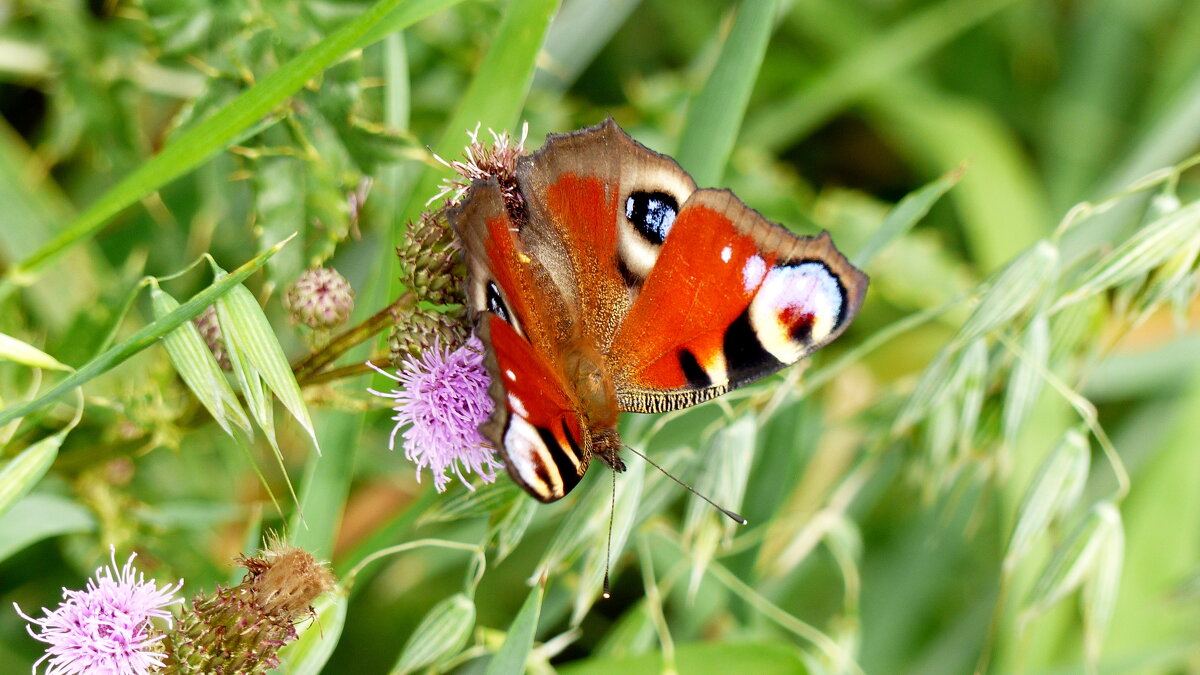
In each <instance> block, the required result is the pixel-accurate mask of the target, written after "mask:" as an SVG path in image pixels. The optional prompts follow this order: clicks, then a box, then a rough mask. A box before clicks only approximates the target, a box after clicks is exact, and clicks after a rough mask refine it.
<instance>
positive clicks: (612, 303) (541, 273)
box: [447, 117, 867, 502]
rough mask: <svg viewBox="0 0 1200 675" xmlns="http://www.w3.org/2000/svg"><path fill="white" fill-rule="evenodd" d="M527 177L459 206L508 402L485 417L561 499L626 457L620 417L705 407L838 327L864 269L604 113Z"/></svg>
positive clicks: (519, 476) (503, 446)
mask: <svg viewBox="0 0 1200 675" xmlns="http://www.w3.org/2000/svg"><path fill="white" fill-rule="evenodd" d="M515 176H516V177H515V185H512V184H509V185H502V184H501V182H500V181H498V180H497V179H496V178H490V179H488V180H476V181H474V182H473V183H472V184H471V185H470V186H469V188H468V190H467V192H466V194H465V195H464V196H463V198H462V199H461V200H460V201H459V202H458V203H457V204H456V205H454V206H452V207H451V208H450V209H449V210H448V212H447V215H448V218H449V220H450V223H451V225H452V226H453V228H454V230H455V232H456V234H457V235H458V237H459V239H460V241H461V242H462V246H463V251H464V259H465V261H466V266H467V288H466V297H467V308H468V313H469V315H470V316H471V318H472V320H473V321H474V326H475V332H476V334H477V335H478V337H479V338H480V339H481V340H482V342H483V344H484V346H485V348H486V354H485V359H484V361H485V364H486V366H487V370H488V373H489V374H490V375H491V385H490V390H489V393H490V395H491V398H492V400H493V402H494V403H495V409H494V411H493V412H492V414H491V416H490V418H489V419H488V420H487V421H486V422H485V423H484V424H483V425H481V426H480V432H481V433H482V434H483V436H484V437H485V438H486V439H487V440H488V441H489V442H490V443H492V445H494V446H495V447H496V448H497V449H498V450H499V451H500V453H501V455H502V457H503V458H504V463H505V466H506V467H507V468H508V472H509V474H510V475H511V476H512V478H513V480H514V481H516V482H517V483H518V484H519V485H520V486H521V487H523V488H524V489H525V490H526V491H527V492H528V493H529V494H531V495H533V496H534V497H535V498H537V499H539V500H541V501H543V502H552V501H555V500H558V499H561V498H562V497H564V496H565V495H566V494H567V493H569V492H570V491H571V489H572V488H574V487H575V486H576V485H577V484H578V483H579V481H580V479H581V478H582V476H583V475H584V472H585V471H586V470H587V468H588V465H589V463H590V461H591V459H592V457H599V458H600V459H601V460H603V461H604V462H605V463H606V464H608V465H609V466H610V467H611V468H612V469H613V470H614V471H618V472H619V471H622V470H624V468H625V465H624V463H623V462H622V461H621V457H620V449H621V439H620V436H619V434H618V433H617V418H618V415H619V413H621V412H639V413H657V412H664V411H668V410H677V409H680V408H686V407H689V406H693V405H696V404H698V403H701V402H703V401H707V400H709V399H712V398H714V397H716V396H720V395H721V394H724V393H725V392H727V391H730V390H731V389H735V388H737V387H740V386H742V385H744V384H746V383H748V382H751V381H753V380H757V379H759V378H761V377H763V376H766V375H769V374H771V373H773V372H775V371H777V370H779V369H781V368H783V367H785V366H787V365H790V364H792V363H795V362H796V361H798V360H800V359H802V358H804V357H805V356H808V355H809V354H811V353H812V352H814V351H816V350H817V349H820V348H821V347H823V346H825V345H826V344H828V343H829V342H830V341H831V340H833V339H834V338H836V337H837V336H838V335H840V334H841V333H842V331H844V330H845V329H846V326H847V325H848V324H849V323H850V321H851V320H853V318H854V315H855V314H856V313H857V312H858V308H859V306H860V305H861V304H862V300H863V295H864V294H865V292H866V289H867V277H866V275H865V274H863V273H862V272H861V271H859V270H858V269H856V268H855V267H854V266H852V265H851V264H850V263H849V262H848V261H847V260H846V258H845V256H843V255H842V254H841V253H839V252H838V250H837V249H836V248H835V247H834V245H833V242H832V241H831V240H830V238H829V234H828V233H826V232H823V233H822V234H821V235H820V236H817V237H802V236H797V235H795V234H792V233H791V232H789V231H788V230H786V229H784V228H783V227H781V226H779V225H776V224H773V223H771V222H769V221H767V220H766V219H765V218H764V217H763V216H762V215H761V214H759V213H758V212H757V211H754V210H753V209H751V208H749V207H748V206H746V205H745V204H744V203H742V201H741V200H740V199H738V198H737V197H736V196H734V194H733V193H732V192H729V191H728V190H715V189H699V188H697V187H696V183H695V181H693V180H692V178H691V176H689V175H688V174H687V173H686V172H685V171H684V170H683V169H682V168H681V167H680V166H679V164H678V163H676V162H675V160H673V159H671V158H670V157H667V156H666V155H661V154H659V153H656V152H654V151H652V150H650V149H648V148H646V147H644V146H642V145H641V144H639V143H638V142H636V141H634V140H633V139H632V138H630V137H629V135H628V134H626V133H625V132H624V131H623V130H622V129H621V128H620V127H619V126H618V125H617V123H616V122H614V121H613V120H612V118H611V117H610V118H608V119H607V120H606V121H604V122H602V123H600V124H598V125H596V126H593V127H586V128H584V129H580V130H578V131H575V132H571V133H566V134H558V135H551V136H549V137H548V138H547V139H546V142H545V145H543V146H542V148H541V149H540V150H538V151H537V152H535V153H533V154H530V155H525V156H523V157H521V158H520V159H519V160H518V161H517V167H516V172H515Z"/></svg>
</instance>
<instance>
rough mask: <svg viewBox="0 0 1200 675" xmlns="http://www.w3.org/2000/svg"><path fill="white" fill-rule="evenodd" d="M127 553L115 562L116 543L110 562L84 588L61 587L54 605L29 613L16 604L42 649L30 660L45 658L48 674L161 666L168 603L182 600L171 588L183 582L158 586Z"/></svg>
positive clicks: (88, 674)
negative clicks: (39, 612)
mask: <svg viewBox="0 0 1200 675" xmlns="http://www.w3.org/2000/svg"><path fill="white" fill-rule="evenodd" d="M136 557H137V555H136V554H131V555H130V556H129V559H128V560H126V561H125V565H124V566H122V567H120V568H118V567H117V558H116V549H115V548H114V549H112V550H111V564H110V565H108V566H105V567H100V568H97V569H96V572H95V574H94V575H93V576H92V578H91V579H89V580H88V582H87V587H86V589H85V590H82V591H71V590H67V589H63V598H64V599H63V602H62V603H60V604H59V606H58V607H57V608H55V609H53V610H50V609H46V608H44V607H43V608H42V617H41V618H37V619H35V618H33V617H31V616H29V615H28V614H26V613H25V612H24V611H22V610H21V608H20V607H19V606H16V605H15V603H14V607H16V610H17V614H19V615H20V616H21V618H22V619H24V620H25V621H27V622H28V625H27V626H26V630H27V631H28V632H29V635H30V636H31V637H33V638H34V639H35V640H38V641H39V642H44V643H45V644H46V645H47V647H46V653H45V655H44V656H42V658H40V659H38V661H37V662H36V663H34V665H33V668H34V672H35V673H36V672H37V669H38V667H39V666H41V665H42V664H43V663H44V664H45V666H46V670H45V673H46V675H150V674H151V673H160V672H163V671H162V668H163V665H164V663H165V662H166V659H167V656H166V655H165V654H164V653H163V648H162V644H160V643H161V641H162V640H164V639H165V638H166V636H167V633H166V632H164V628H163V627H161V626H159V625H155V623H153V622H152V620H157V621H158V622H160V623H161V624H164V625H165V627H166V629H167V630H169V629H170V628H171V626H172V619H173V616H172V615H171V612H170V610H169V608H170V607H171V606H172V605H176V604H179V603H181V602H183V599H182V598H177V597H175V594H176V593H177V592H178V591H179V589H180V588H181V587H182V586H183V581H182V580H180V581H179V582H178V583H176V584H175V585H173V586H172V585H169V584H167V585H163V586H158V585H157V584H155V583H154V582H153V581H147V580H146V578H145V576H143V574H142V573H141V572H138V571H137V570H136V569H135V568H134V567H133V561H134V559H135V558H136Z"/></svg>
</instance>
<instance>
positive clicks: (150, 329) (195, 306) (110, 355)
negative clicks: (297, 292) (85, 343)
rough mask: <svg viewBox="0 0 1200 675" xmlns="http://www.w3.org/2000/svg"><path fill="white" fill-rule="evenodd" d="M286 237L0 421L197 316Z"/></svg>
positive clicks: (26, 410) (108, 367)
mask: <svg viewBox="0 0 1200 675" xmlns="http://www.w3.org/2000/svg"><path fill="white" fill-rule="evenodd" d="M288 241H290V239H289V240H285V241H281V242H279V243H278V244H276V245H274V246H272V247H271V248H269V249H267V250H266V251H263V252H262V253H260V254H259V255H257V256H255V257H254V258H253V259H252V260H250V261H249V262H247V263H246V264H244V265H242V266H241V267H239V268H237V269H236V270H234V271H233V272H231V273H230V274H229V276H228V277H225V278H224V279H221V280H220V281H217V282H216V283H214V284H213V285H211V286H209V287H208V288H206V289H204V290H203V291H200V292H199V293H197V294H196V295H194V296H192V298H191V299H190V300H188V301H187V302H185V303H183V304H182V305H180V306H179V308H178V309H176V310H175V311H173V312H171V313H170V314H168V315H166V316H164V317H162V318H160V319H155V320H154V321H153V322H152V323H151V324H150V325H148V326H146V327H144V328H142V329H141V330H139V331H137V332H136V333H134V334H133V335H132V336H131V337H130V338H129V339H128V340H125V341H124V342H122V343H120V344H118V345H115V346H113V347H111V348H109V349H108V350H106V351H105V352H104V353H103V354H100V355H99V356H97V357H96V358H94V359H92V360H91V361H88V362H87V363H86V364H85V365H84V366H83V367H82V368H80V369H79V370H77V371H75V372H74V373H71V374H70V375H68V376H67V377H65V378H63V380H62V382H59V383H58V384H57V385H56V386H54V387H53V388H51V389H50V391H48V392H46V393H45V394H42V395H41V396H39V397H38V398H36V399H34V400H33V401H28V402H25V403H22V404H19V405H15V406H12V407H10V408H5V409H4V410H0V425H3V424H7V423H8V422H9V421H11V420H14V419H17V418H18V417H24V416H25V415H28V414H29V413H30V412H32V411H34V410H37V409H38V408H41V407H42V406H44V405H46V404H48V403H50V402H52V401H55V400H57V399H58V397H60V396H62V395H63V394H65V393H67V392H68V391H71V390H72V389H74V388H76V387H79V386H82V385H84V384H85V383H87V382H89V381H91V380H92V379H93V378H95V377H97V376H99V375H102V374H104V373H107V372H108V371H110V370H112V369H113V368H115V367H116V366H117V365H119V364H121V363H122V362H124V361H125V360H126V359H128V358H129V357H131V356H133V355H134V354H137V353H138V352H140V351H142V350H143V349H145V348H147V347H149V346H150V345H152V344H154V343H156V342H158V341H159V340H160V339H162V338H163V337H164V336H165V335H167V334H168V333H170V332H171V331H173V330H175V329H176V328H178V327H179V326H180V325H181V324H182V323H183V322H184V321H191V320H192V319H194V318H195V317H197V316H199V315H200V312H203V311H204V308H205V307H208V306H209V305H211V304H213V303H214V302H216V300H217V298H219V297H221V296H222V295H224V294H225V293H227V292H228V291H229V289H231V288H233V287H234V286H236V285H238V284H240V283H241V282H242V281H243V280H244V279H245V278H246V277H248V276H250V275H251V274H253V273H254V272H255V271H256V270H257V269H258V268H260V267H262V266H263V264H264V263H265V262H266V261H267V260H268V259H269V258H270V257H271V256H273V255H275V253H276V252H277V251H279V249H281V248H283V246H284V245H285V244H287V242H288Z"/></svg>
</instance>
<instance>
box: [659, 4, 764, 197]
mask: <svg viewBox="0 0 1200 675" xmlns="http://www.w3.org/2000/svg"><path fill="white" fill-rule="evenodd" d="M778 4H779V3H778V0H744V1H743V2H742V3H740V4H739V5H738V6H737V10H736V17H735V19H734V22H733V29H732V30H730V32H729V37H728V38H726V39H725V44H724V45H723V46H722V47H721V55H720V56H719V57H718V58H717V62H716V65H714V66H713V70H712V73H711V74H710V75H709V76H708V81H707V82H705V83H704V88H703V89H701V90H700V93H699V94H697V95H696V97H695V98H694V99H693V100H692V104H691V106H689V107H688V114H687V122H686V124H685V125H684V129H683V136H682V138H681V139H680V141H679V154H678V156H677V157H676V159H677V160H678V161H679V164H680V165H681V166H683V168H685V169H687V170H688V171H689V172H690V173H691V174H692V177H693V178H694V179H695V180H696V184H697V185H699V186H701V187H707V186H712V185H717V184H719V183H720V182H721V176H722V175H723V174H724V173H725V163H726V162H728V161H729V155H730V153H732V152H733V145H734V143H735V142H736V141H737V136H738V130H739V129H741V126H742V118H743V117H744V116H745V114H746V105H747V104H748V103H749V102H750V92H751V90H752V89H753V88H754V82H755V81H756V80H757V79H758V70H759V67H760V66H762V60H763V55H764V54H765V53H766V51H767V42H768V41H769V40H770V37H771V30H772V29H773V28H774V26H775V12H776V10H777V9H778Z"/></svg>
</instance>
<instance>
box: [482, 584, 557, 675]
mask: <svg viewBox="0 0 1200 675" xmlns="http://www.w3.org/2000/svg"><path fill="white" fill-rule="evenodd" d="M544 593H545V589H544V588H542V585H541V584H540V583H539V584H535V585H534V587H533V589H532V590H531V591H529V597H527V598H526V599H525V604H523V605H521V611H519V612H517V618H515V619H513V622H512V625H511V626H509V627H508V636H507V637H506V638H504V644H503V645H501V646H500V651H498V652H496V655H495V656H493V657H492V661H491V663H489V664H488V667H487V675H509V674H510V673H523V672H525V662H526V661H528V660H529V653H530V652H532V651H533V638H534V636H535V635H536V633H537V627H538V618H539V617H540V616H541V613H542V595H543V594H544Z"/></svg>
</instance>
